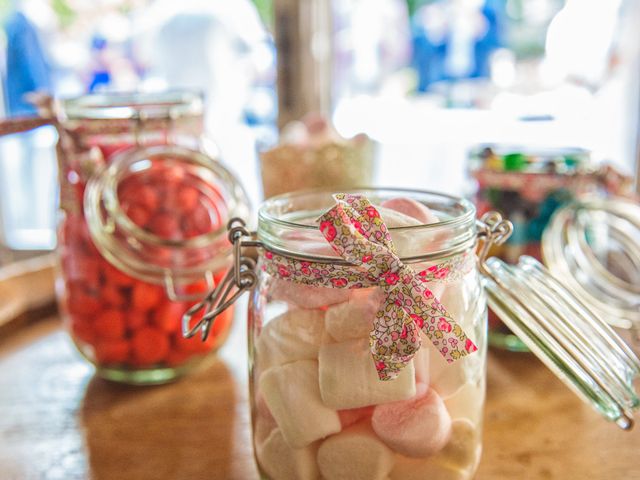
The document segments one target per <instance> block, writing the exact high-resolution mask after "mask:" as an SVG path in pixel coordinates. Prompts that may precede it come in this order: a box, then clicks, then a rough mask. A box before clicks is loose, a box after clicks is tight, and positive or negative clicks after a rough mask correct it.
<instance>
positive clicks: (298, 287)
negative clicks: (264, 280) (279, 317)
mask: <svg viewBox="0 0 640 480" xmlns="http://www.w3.org/2000/svg"><path fill="white" fill-rule="evenodd" d="M271 299H272V300H280V301H283V302H287V303H289V304H291V305H293V306H295V307H297V308H305V309H314V308H321V307H325V306H329V305H335V304H337V303H342V302H346V301H347V300H348V299H349V290H348V289H346V288H329V287H312V286H309V285H302V284H299V283H294V282H289V281H287V280H280V279H278V278H274V279H273V285H272V287H271Z"/></svg>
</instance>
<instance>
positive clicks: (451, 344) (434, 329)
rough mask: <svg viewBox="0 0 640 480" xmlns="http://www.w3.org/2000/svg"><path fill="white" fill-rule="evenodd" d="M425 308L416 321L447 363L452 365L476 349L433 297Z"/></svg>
mask: <svg viewBox="0 0 640 480" xmlns="http://www.w3.org/2000/svg"><path fill="white" fill-rule="evenodd" d="M426 307H427V308H425V309H424V310H423V312H421V314H419V315H418V316H417V317H418V318H419V320H418V319H416V321H418V325H419V326H420V328H421V330H422V332H424V334H425V335H426V336H427V337H428V338H429V340H430V341H431V343H432V344H433V346H434V347H435V348H436V349H437V350H438V351H439V352H440V354H441V355H442V356H443V357H444V359H445V360H446V361H447V363H453V362H454V361H456V360H458V359H460V358H463V357H465V356H467V355H468V354H470V353H473V352H475V351H476V350H477V349H478V347H477V346H476V345H475V344H474V343H473V341H472V340H471V339H470V338H469V337H468V336H467V334H466V333H465V332H464V330H463V329H462V327H461V326H460V325H459V324H458V323H457V322H456V321H455V320H454V319H453V318H452V317H451V315H450V314H449V312H447V309H446V308H445V307H444V305H442V303H440V302H439V301H438V300H437V299H436V298H435V297H432V298H431V299H430V301H429V305H428V306H426ZM414 318H415V317H414Z"/></svg>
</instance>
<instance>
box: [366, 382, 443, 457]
mask: <svg viewBox="0 0 640 480" xmlns="http://www.w3.org/2000/svg"><path fill="white" fill-rule="evenodd" d="M425 388H426V387H425V386H424V385H419V390H418V392H417V395H416V396H415V397H414V398H412V399H409V400H403V401H400V402H393V403H387V404H383V405H378V406H377V407H376V408H375V410H374V411H373V416H372V417H371V426H372V427H373V430H374V431H375V432H376V434H377V435H378V437H380V440H382V441H383V442H384V443H385V444H386V445H387V446H388V447H389V448H391V449H393V450H395V451H396V452H398V453H401V454H402V455H406V456H407V457H413V458H424V457H427V456H429V455H432V454H433V453H435V452H437V451H439V450H441V449H442V448H443V447H444V446H445V445H446V444H447V442H448V441H449V438H450V436H451V417H450V416H449V413H448V412H447V409H446V407H445V405H444V402H443V401H442V399H441V398H440V396H439V395H438V394H437V393H436V392H435V391H434V390H433V389H429V390H428V391H426V393H425Z"/></svg>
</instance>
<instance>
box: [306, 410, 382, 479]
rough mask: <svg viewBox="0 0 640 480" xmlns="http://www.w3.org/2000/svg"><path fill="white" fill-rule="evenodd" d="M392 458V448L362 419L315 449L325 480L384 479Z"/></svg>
mask: <svg viewBox="0 0 640 480" xmlns="http://www.w3.org/2000/svg"><path fill="white" fill-rule="evenodd" d="M393 462H394V458H393V452H392V451H391V450H389V449H388V448H387V447H386V446H385V445H384V444H383V443H382V442H381V441H380V440H379V439H378V438H377V437H376V436H375V434H374V433H373V431H372V430H371V426H370V425H369V424H368V422H366V421H364V422H360V423H358V424H356V425H353V426H351V427H349V428H347V429H345V430H343V431H342V432H340V433H339V434H337V435H333V436H331V437H329V438H327V439H326V440H325V441H324V442H322V445H320V448H319V449H318V467H319V469H320V473H322V477H323V478H324V479H325V480H347V479H348V480H384V479H386V478H387V476H388V475H389V472H390V471H391V469H392V468H393Z"/></svg>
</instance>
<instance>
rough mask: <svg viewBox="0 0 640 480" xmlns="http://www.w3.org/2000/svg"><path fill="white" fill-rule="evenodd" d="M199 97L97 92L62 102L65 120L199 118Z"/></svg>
mask: <svg viewBox="0 0 640 480" xmlns="http://www.w3.org/2000/svg"><path fill="white" fill-rule="evenodd" d="M203 105H204V103H203V98H202V95H201V94H200V93H197V92H192V91H180V90H176V91H169V92H159V93H141V92H136V93H98V94H90V95H83V96H80V97H76V98H70V99H67V100H63V101H62V114H63V115H64V117H65V118H66V119H75V120H77V119H89V120H125V119H127V120H129V119H130V120H154V119H175V118H178V117H184V116H191V115H196V116H198V115H202V111H203V108H204V107H203Z"/></svg>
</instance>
